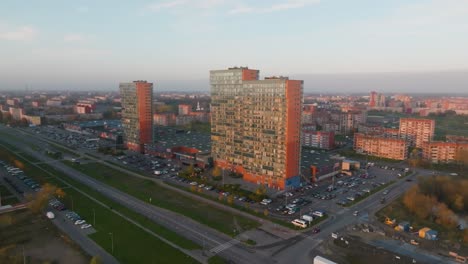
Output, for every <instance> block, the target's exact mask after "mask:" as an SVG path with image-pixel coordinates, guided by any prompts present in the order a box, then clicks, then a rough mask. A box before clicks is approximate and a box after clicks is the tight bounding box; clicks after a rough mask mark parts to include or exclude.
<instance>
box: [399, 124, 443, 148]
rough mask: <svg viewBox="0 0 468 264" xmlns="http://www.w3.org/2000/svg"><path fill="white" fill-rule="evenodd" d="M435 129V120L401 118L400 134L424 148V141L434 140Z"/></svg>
mask: <svg viewBox="0 0 468 264" xmlns="http://www.w3.org/2000/svg"><path fill="white" fill-rule="evenodd" d="M434 130H435V121H434V120H431V119H417V118H400V136H401V137H402V138H403V139H406V140H408V141H409V142H410V144H411V145H412V146H415V147H417V148H422V146H423V143H424V142H430V141H432V139H433V137H434Z"/></svg>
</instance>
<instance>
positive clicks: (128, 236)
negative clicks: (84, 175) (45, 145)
mask: <svg viewBox="0 0 468 264" xmlns="http://www.w3.org/2000/svg"><path fill="white" fill-rule="evenodd" d="M0 159H2V160H8V161H10V162H14V163H16V164H21V166H22V167H23V169H24V171H25V173H26V174H27V175H29V176H31V177H32V178H34V179H36V180H37V181H40V182H42V183H44V182H49V183H52V184H57V185H59V186H60V185H62V186H65V185H66V184H65V183H62V182H60V179H65V180H66V181H67V182H68V183H70V184H72V185H73V186H75V187H78V188H79V189H80V190H81V191H84V192H85V193H87V194H88V195H91V196H92V197H93V198H95V199H98V200H99V201H101V202H103V203H104V204H106V207H103V206H101V205H99V204H97V203H96V202H94V201H93V200H91V199H89V198H88V197H86V196H84V195H83V194H81V193H79V192H77V191H76V190H74V189H72V188H66V189H65V192H66V194H67V195H66V197H65V198H64V199H63V201H64V203H65V204H66V205H67V206H68V207H69V208H71V203H72V202H71V201H72V200H73V207H74V210H75V211H77V212H78V213H79V214H80V215H81V216H83V217H84V218H85V219H86V220H87V221H88V222H90V223H91V224H93V223H92V219H93V209H95V212H96V229H97V230H98V232H97V233H95V234H93V235H92V236H91V238H92V239H93V240H95V241H96V242H97V243H98V244H99V245H100V246H102V247H103V248H105V249H106V250H108V251H109V252H110V251H111V250H110V237H109V232H112V233H114V243H115V247H117V246H119V247H121V249H125V250H120V251H116V250H114V256H115V257H116V258H117V259H118V260H119V261H120V262H122V263H153V262H155V260H156V259H157V261H158V263H197V261H196V260H194V259H193V258H191V257H190V256H188V255H186V254H185V253H183V252H181V251H179V250H178V249H175V248H173V247H172V246H170V245H168V244H166V243H165V242H163V241H161V240H159V239H158V238H156V237H154V236H152V235H151V234H149V233H147V232H145V231H144V230H142V229H140V228H139V227H137V226H136V225H134V224H133V223H130V222H128V221H127V220H125V219H124V218H122V217H120V216H118V215H116V214H114V213H113V212H112V211H111V210H110V209H109V207H112V208H113V209H114V210H117V211H119V212H121V213H123V214H124V215H125V216H127V217H129V218H131V219H132V220H134V221H137V222H138V223H139V224H141V225H143V226H145V227H146V228H148V229H150V230H152V231H153V232H155V233H157V234H159V235H161V236H162V237H164V238H166V239H168V240H170V241H171V242H173V243H175V244H177V245H179V246H181V247H183V248H186V249H198V248H200V247H199V246H198V245H197V244H195V243H194V242H192V241H190V240H187V239H185V238H183V237H181V236H179V235H177V234H176V233H174V232H172V231H171V230H168V229H166V228H164V227H162V226H159V225H157V224H155V223H153V222H152V221H150V220H148V219H146V218H145V217H143V216H142V215H139V214H137V213H135V212H133V211H131V210H129V209H127V208H125V207H122V206H120V205H119V204H117V203H114V202H112V201H110V200H109V199H107V198H105V197H103V196H102V195H100V194H99V193H97V192H95V191H93V190H91V189H90V188H88V187H87V186H84V185H82V184H80V183H78V182H75V181H73V180H71V179H69V178H67V177H66V176H64V175H63V174H61V173H59V172H57V171H55V170H54V169H53V168H51V167H50V166H48V165H45V164H41V165H39V166H40V167H41V168H43V169H46V170H47V171H48V172H51V173H52V174H53V175H55V176H56V177H51V176H50V175H48V174H47V173H45V172H44V171H42V170H41V169H39V168H38V167H37V166H33V165H31V164H29V163H28V162H27V161H25V160H23V159H22V158H20V157H18V156H16V155H14V154H13V153H11V152H9V151H7V150H5V149H0ZM106 238H107V239H106ZM119 244H120V245H119Z"/></svg>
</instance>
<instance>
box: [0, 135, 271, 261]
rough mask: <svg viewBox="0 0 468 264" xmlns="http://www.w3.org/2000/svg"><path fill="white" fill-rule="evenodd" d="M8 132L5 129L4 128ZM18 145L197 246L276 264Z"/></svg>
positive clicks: (231, 257)
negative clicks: (195, 243)
mask: <svg viewBox="0 0 468 264" xmlns="http://www.w3.org/2000/svg"><path fill="white" fill-rule="evenodd" d="M0 129H5V128H0ZM6 131H8V132H9V133H14V130H13V129H6ZM24 141H30V142H31V141H32V142H31V143H33V142H35V143H37V141H35V140H34V139H32V138H30V137H28V138H24ZM24 141H22V142H15V143H16V144H15V146H16V147H17V148H19V149H21V150H22V151H24V152H27V153H28V154H30V155H32V156H33V157H34V158H36V159H38V160H40V161H42V162H47V163H49V162H50V163H49V165H50V166H52V167H54V168H55V169H57V170H59V171H62V172H64V173H66V174H67V175H68V176H69V177H71V178H73V179H75V180H77V181H79V182H81V183H83V184H86V185H88V186H89V187H91V188H93V189H95V190H97V191H99V192H100V193H101V194H103V195H105V196H107V197H108V198H110V199H112V200H114V201H116V202H118V203H120V204H122V205H123V206H126V207H128V208H130V209H132V210H134V211H135V212H137V213H139V214H142V215H144V216H146V217H148V218H149V219H151V220H153V221H154V222H157V223H158V224H161V225H163V226H165V227H167V228H169V229H172V230H173V231H175V232H176V233H178V234H180V235H182V236H184V237H186V238H188V239H190V240H192V241H195V242H197V243H198V244H200V245H205V246H206V249H212V251H213V252H216V253H218V254H219V255H221V256H222V257H224V258H226V259H228V260H231V261H233V262H235V263H272V262H274V261H273V260H272V259H270V258H269V257H268V256H267V255H266V254H263V253H262V252H256V251H254V250H251V249H250V248H248V247H246V246H244V245H243V244H242V243H237V242H236V241H233V239H232V238H231V237H229V236H227V235H224V234H221V233H220V232H218V231H216V230H214V229H211V228H210V227H207V226H204V225H202V224H200V223H198V222H195V221H193V220H191V219H190V218H187V217H185V216H182V215H179V214H177V213H174V212H171V211H168V210H165V209H162V208H159V207H155V206H152V205H150V204H147V203H145V202H143V201H141V200H139V199H137V198H135V197H133V196H131V195H128V194H126V193H124V192H121V191H119V190H117V189H115V188H113V187H110V186H108V185H106V184H104V183H101V182H99V181H97V180H95V179H93V178H91V177H89V176H87V175H84V174H82V173H81V172H78V171H76V170H74V169H72V168H70V167H68V166H66V165H65V164H62V163H59V162H53V161H54V160H52V159H50V158H49V157H46V156H44V155H41V154H40V153H37V152H35V151H32V150H31V149H30V148H29V146H28V145H27V144H25V143H26V142H24Z"/></svg>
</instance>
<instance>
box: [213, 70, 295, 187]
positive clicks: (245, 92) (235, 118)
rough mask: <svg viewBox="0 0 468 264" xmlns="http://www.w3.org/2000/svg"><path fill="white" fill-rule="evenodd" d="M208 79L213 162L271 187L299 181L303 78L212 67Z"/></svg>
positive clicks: (292, 184)
mask: <svg viewBox="0 0 468 264" xmlns="http://www.w3.org/2000/svg"><path fill="white" fill-rule="evenodd" d="M210 83H211V144H212V156H213V159H214V161H215V164H216V165H217V166H220V167H221V168H224V169H228V170H231V171H235V172H238V173H241V174H242V175H243V179H244V180H246V181H249V182H253V183H256V184H265V185H267V186H269V187H270V188H276V189H285V188H287V187H288V186H294V185H298V184H299V180H300V170H299V168H300V152H301V143H300V141H301V138H300V137H301V134H300V133H301V113H302V90H303V81H300V80H289V79H288V78H287V77H269V78H265V80H259V71H258V70H252V69H248V68H246V67H240V68H238V67H236V68H229V69H227V70H215V71H211V72H210Z"/></svg>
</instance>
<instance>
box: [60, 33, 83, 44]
mask: <svg viewBox="0 0 468 264" xmlns="http://www.w3.org/2000/svg"><path fill="white" fill-rule="evenodd" d="M85 39H86V37H85V36H84V35H82V34H76V33H70V34H66V35H65V36H63V41H65V42H82V41H84V40H85Z"/></svg>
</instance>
